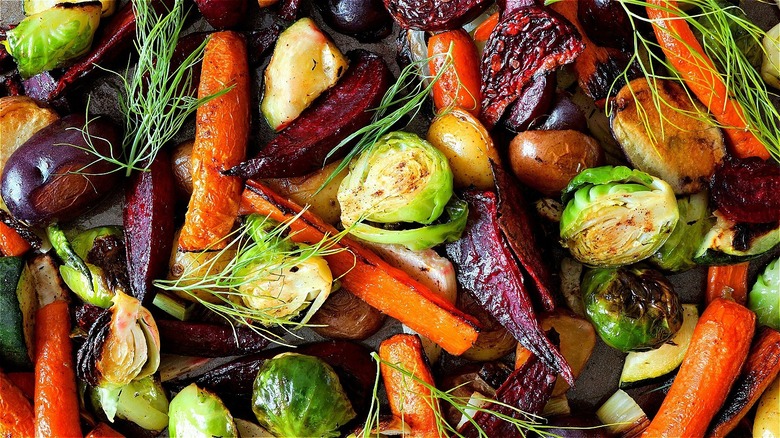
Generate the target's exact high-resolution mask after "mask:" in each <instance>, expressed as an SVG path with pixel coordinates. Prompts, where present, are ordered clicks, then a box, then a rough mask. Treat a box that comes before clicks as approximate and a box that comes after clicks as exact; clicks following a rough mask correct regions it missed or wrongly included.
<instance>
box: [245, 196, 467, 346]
mask: <svg viewBox="0 0 780 438" xmlns="http://www.w3.org/2000/svg"><path fill="white" fill-rule="evenodd" d="M301 210H302V209H301V207H299V206H297V205H295V204H294V203H292V202H290V201H289V200H286V199H284V198H282V197H280V196H279V195H277V194H275V193H273V192H272V191H271V190H270V189H268V188H267V187H265V186H263V185H262V184H259V183H257V182H254V181H249V182H248V188H247V190H245V191H244V195H243V199H242V213H259V214H262V215H267V216H269V217H270V218H271V219H274V220H277V221H279V222H283V221H286V220H290V219H291V218H292V217H293V216H294V215H296V214H298V213H301ZM290 229H291V238H292V240H294V241H297V242H304V243H310V244H313V243H317V242H320V241H321V240H322V239H323V238H324V237H325V236H326V235H330V236H334V235H336V234H337V233H338V231H337V230H336V229H335V228H333V227H331V226H330V225H327V224H325V223H324V222H322V220H321V219H319V218H317V217H316V216H314V215H313V214H311V213H310V212H308V211H304V212H303V213H301V215H300V217H299V218H298V219H297V220H294V221H292V222H291V223H290ZM335 248H346V249H347V250H345V251H340V252H336V253H335V254H332V255H328V256H326V257H325V259H326V260H327V262H328V266H329V267H330V269H331V271H332V272H333V275H334V277H341V282H342V285H343V287H344V288H345V289H347V290H348V291H350V292H352V293H353V294H355V295H356V296H357V297H359V298H361V299H363V300H364V301H365V302H367V303H368V304H370V305H371V306H372V307H374V308H376V309H378V310H380V311H382V312H384V313H386V314H388V315H389V316H391V317H393V318H396V319H398V320H399V321H401V322H402V323H404V324H406V325H407V326H409V327H410V328H412V329H414V330H415V331H417V332H418V333H420V334H421V335H423V336H425V337H427V338H429V339H431V340H432V341H434V342H436V343H437V344H439V345H440V346H441V347H442V348H444V349H445V350H447V351H448V352H450V353H452V354H461V353H463V352H464V351H466V350H467V349H468V348H469V347H471V345H473V344H474V341H475V340H476V338H477V329H476V327H477V326H478V324H477V322H476V320H474V318H472V317H470V316H468V315H466V314H464V313H463V312H461V311H459V310H458V309H457V308H455V306H453V305H452V304H451V303H449V302H447V301H446V300H445V299H443V298H441V297H439V296H437V295H436V294H434V293H433V292H431V291H430V289H428V288H427V287H425V286H423V285H422V284H420V283H419V282H417V281H415V280H413V279H412V278H411V277H409V275H408V274H406V273H405V272H403V271H401V270H399V269H396V268H393V267H392V266H390V265H389V264H387V262H385V261H383V260H382V259H381V258H380V257H379V256H378V255H376V254H374V253H373V252H371V251H370V250H368V249H366V248H364V247H363V246H362V245H360V244H358V243H357V242H355V241H354V240H351V239H350V238H348V237H344V238H342V239H341V240H340V241H339V243H338V244H337V245H336V247H335Z"/></svg>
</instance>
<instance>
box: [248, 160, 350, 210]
mask: <svg viewBox="0 0 780 438" xmlns="http://www.w3.org/2000/svg"><path fill="white" fill-rule="evenodd" d="M338 165H339V163H332V164H329V165H327V166H325V167H323V168H322V169H318V170H315V171H314V172H312V173H310V174H308V175H304V176H299V177H290V178H268V179H264V180H263V182H264V183H266V184H268V186H269V187H271V188H272V189H274V191H276V193H279V194H280V195H282V196H286V197H288V198H290V199H291V200H293V201H295V202H296V203H297V204H298V205H306V206H308V208H309V210H310V211H311V212H312V213H314V214H316V215H317V216H319V217H321V218H322V220H324V221H325V222H327V223H329V224H334V225H335V224H337V223H338V222H339V220H340V218H341V206H340V205H339V203H338V200H337V199H336V196H337V194H338V191H339V185H340V184H341V180H343V179H344V177H345V176H347V169H344V170H342V171H341V172H339V173H338V174H337V175H336V176H335V177H334V178H333V179H331V180H330V182H329V183H328V184H327V185H325V186H323V183H325V182H326V181H327V180H328V178H329V177H330V176H331V174H332V173H333V172H334V170H335V169H336V167H337V166H338Z"/></svg>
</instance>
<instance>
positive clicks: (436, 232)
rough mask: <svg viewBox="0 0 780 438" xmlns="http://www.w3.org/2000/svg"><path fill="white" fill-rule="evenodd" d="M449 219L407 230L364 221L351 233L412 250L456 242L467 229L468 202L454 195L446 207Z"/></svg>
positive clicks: (353, 228) (371, 240)
mask: <svg viewBox="0 0 780 438" xmlns="http://www.w3.org/2000/svg"><path fill="white" fill-rule="evenodd" d="M445 211H446V212H447V216H448V218H449V219H448V221H447V222H444V223H440V224H433V225H426V226H423V227H419V228H412V229H406V230H392V229H390V230H388V229H383V228H378V227H374V226H371V225H368V224H365V223H362V222H358V223H357V224H355V225H354V226H353V227H352V229H351V230H350V234H353V235H354V236H355V237H358V238H360V239H363V240H366V241H369V242H374V243H389V244H392V243H396V244H399V245H403V246H405V247H407V248H409V249H411V250H412V251H421V250H423V249H428V248H432V247H434V246H436V245H438V244H440V243H444V242H454V241H456V240H458V239H459V238H460V235H461V234H463V230H464V229H466V221H467V220H468V217H469V206H468V204H467V203H466V202H464V201H461V200H459V199H456V198H455V197H453V198H452V199H451V200H450V202H449V203H448V204H447V206H446V207H445Z"/></svg>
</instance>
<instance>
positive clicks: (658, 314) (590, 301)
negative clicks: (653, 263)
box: [582, 268, 683, 352]
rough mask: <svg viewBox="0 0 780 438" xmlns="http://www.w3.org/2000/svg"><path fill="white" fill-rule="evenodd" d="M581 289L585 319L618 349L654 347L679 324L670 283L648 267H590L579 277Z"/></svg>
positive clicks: (680, 314) (680, 315)
mask: <svg viewBox="0 0 780 438" xmlns="http://www.w3.org/2000/svg"><path fill="white" fill-rule="evenodd" d="M582 292H583V297H582V299H583V302H584V304H585V314H586V315H587V317H588V319H589V320H590V321H591V322H592V323H593V326H594V327H595V329H596V331H597V332H598V334H599V335H600V336H601V339H603V340H604V342H605V343H606V344H607V345H609V346H610V347H613V348H617V349H618V350H620V351H623V352H628V351H642V350H649V349H653V348H658V347H659V346H661V345H662V344H663V343H664V342H666V341H668V340H669V339H670V338H671V337H672V336H674V334H675V333H677V331H678V330H679V329H680V327H681V326H682V322H683V309H682V305H681V304H680V300H679V298H678V297H677V293H676V292H675V291H674V287H673V286H672V283H671V282H669V280H667V279H666V278H665V277H664V276H663V275H661V274H660V273H658V272H657V271H654V270H652V269H640V268H617V269H611V268H610V269H593V270H590V271H588V273H587V274H585V278H583V280H582Z"/></svg>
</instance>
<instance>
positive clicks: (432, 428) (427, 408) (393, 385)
mask: <svg viewBox="0 0 780 438" xmlns="http://www.w3.org/2000/svg"><path fill="white" fill-rule="evenodd" d="M379 358H380V359H382V362H383V363H382V365H381V370H382V381H383V382H384V383H385V391H387V399H388V400H389V402H390V410H391V411H392V412H393V416H394V417H397V418H401V419H402V420H403V422H404V423H406V425H408V426H409V428H410V429H411V431H412V433H411V436H413V437H439V432H438V427H437V422H436V417H437V415H439V416H440V415H441V414H437V411H440V409H441V407H440V406H439V403H438V401H437V400H436V399H434V398H433V397H431V390H430V389H429V388H428V387H426V386H425V385H423V384H422V383H421V381H422V382H425V383H427V384H428V385H430V386H435V383H434V381H433V375H431V370H430V369H429V368H428V364H427V363H426V362H425V357H423V350H422V343H421V342H420V338H419V337H417V336H415V335H407V334H398V335H395V336H393V337H391V338H388V339H386V340H384V341H382V343H381V344H380V345H379ZM385 362H386V363H385ZM387 363H389V364H392V365H395V366H397V367H399V368H402V369H404V370H405V371H407V372H408V373H410V374H411V375H413V376H415V377H416V378H417V379H419V381H418V380H415V379H413V378H412V377H410V376H409V375H407V374H404V373H402V372H401V371H399V370H397V369H394V368H392V367H391V366H389V365H387Z"/></svg>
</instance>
